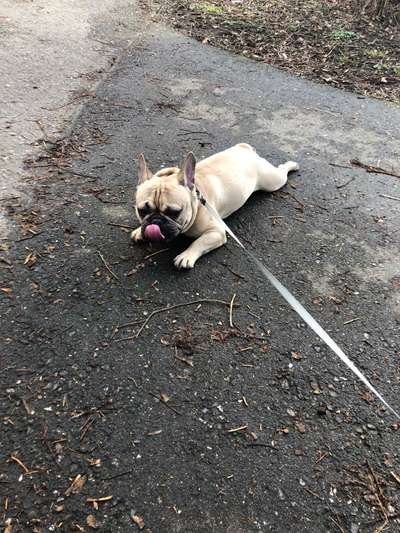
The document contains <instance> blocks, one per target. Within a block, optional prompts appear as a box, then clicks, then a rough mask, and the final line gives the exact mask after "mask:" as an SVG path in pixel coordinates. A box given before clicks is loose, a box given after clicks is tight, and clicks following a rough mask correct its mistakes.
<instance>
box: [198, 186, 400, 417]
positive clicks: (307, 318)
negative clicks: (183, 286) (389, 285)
mask: <svg viewBox="0 0 400 533" xmlns="http://www.w3.org/2000/svg"><path fill="white" fill-rule="evenodd" d="M197 195H198V198H199V201H200V203H201V204H202V205H204V206H205V207H206V208H207V210H208V211H209V213H210V214H211V215H212V217H213V218H214V219H215V220H216V221H217V222H219V223H220V224H221V225H222V226H223V227H224V229H225V231H226V232H227V233H228V234H229V235H230V236H231V237H232V239H234V241H236V243H237V244H238V245H239V246H240V248H242V249H243V250H244V252H245V253H246V254H247V255H248V257H250V259H251V260H252V261H253V263H254V264H255V265H256V266H257V267H258V269H259V270H260V272H262V273H263V274H264V276H265V277H266V278H267V280H268V281H269V282H270V283H271V285H272V286H273V287H274V288H275V289H276V290H277V291H278V292H279V294H280V295H281V296H282V297H283V298H284V299H285V300H286V301H287V303H288V304H289V305H290V306H291V307H292V308H293V309H294V310H295V311H296V313H297V314H298V315H299V316H300V317H301V318H302V320H303V321H304V322H305V323H306V324H307V325H308V326H309V327H310V328H311V329H312V330H313V331H314V333H316V334H317V335H318V337H319V338H320V339H321V340H322V341H323V342H324V343H325V344H326V345H327V346H329V348H330V349H331V350H332V351H333V352H334V353H335V354H336V355H337V356H338V357H339V358H340V359H341V360H342V361H343V363H345V365H347V366H348V368H350V370H351V371H352V372H354V374H355V375H356V376H357V377H358V378H359V379H360V380H361V381H362V382H363V383H364V384H365V385H366V386H367V387H368V389H369V390H370V391H371V392H372V393H373V394H374V395H375V396H376V397H377V398H378V399H379V400H380V401H381V402H382V403H383V405H384V406H385V407H386V408H387V409H389V411H391V413H393V414H394V416H395V417H396V418H398V419H399V420H400V414H399V413H397V411H396V410H395V409H393V407H391V406H390V405H389V404H388V403H387V401H386V400H385V399H384V398H383V396H382V395H381V394H380V393H379V392H378V391H377V390H376V389H375V387H374V386H373V385H372V384H371V383H370V381H369V380H368V379H367V378H366V377H365V376H364V374H363V373H362V372H361V371H360V370H359V369H358V368H357V367H356V365H355V364H354V363H353V362H352V361H351V360H350V359H349V358H348V357H347V355H346V354H345V353H344V352H343V350H342V349H341V348H339V346H338V345H337V344H336V342H335V341H334V340H333V339H332V338H331V337H330V336H329V335H328V333H327V332H326V331H325V330H324V328H323V327H322V326H320V325H319V324H318V322H317V321H316V320H315V318H313V317H312V316H311V315H310V313H309V312H308V311H307V309H305V307H303V305H302V304H301V303H300V302H299V301H298V300H297V298H295V297H294V296H293V294H292V293H291V292H290V291H289V290H288V289H287V288H286V287H285V286H284V285H282V283H281V282H280V281H279V280H278V279H277V278H276V277H275V276H274V275H273V274H272V272H271V271H270V270H269V269H268V268H267V267H266V266H265V265H264V264H263V263H261V261H260V260H259V259H258V258H257V257H256V256H255V255H254V254H253V253H252V252H250V250H248V249H247V248H246V247H245V246H244V245H243V244H242V242H241V241H240V240H239V239H238V237H236V235H235V234H234V233H233V231H232V230H231V229H230V228H229V227H228V226H227V225H226V223H225V222H224V221H223V220H222V218H221V217H220V215H219V213H217V211H216V210H215V209H214V208H213V207H212V206H211V205H210V204H209V203H208V202H207V201H206V199H205V198H204V196H203V195H202V194H201V192H200V191H199V189H197Z"/></svg>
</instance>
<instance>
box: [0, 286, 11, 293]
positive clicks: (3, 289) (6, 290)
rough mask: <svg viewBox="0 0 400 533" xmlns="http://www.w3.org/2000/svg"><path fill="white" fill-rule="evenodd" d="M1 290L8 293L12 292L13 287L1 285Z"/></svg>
mask: <svg viewBox="0 0 400 533" xmlns="http://www.w3.org/2000/svg"><path fill="white" fill-rule="evenodd" d="M0 291H2V292H5V293H6V294H11V293H12V289H11V287H0Z"/></svg>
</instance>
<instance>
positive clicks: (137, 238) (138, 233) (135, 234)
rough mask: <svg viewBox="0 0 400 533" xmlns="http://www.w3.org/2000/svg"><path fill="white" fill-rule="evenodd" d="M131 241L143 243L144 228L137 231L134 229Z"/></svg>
mask: <svg viewBox="0 0 400 533" xmlns="http://www.w3.org/2000/svg"><path fill="white" fill-rule="evenodd" d="M131 239H132V240H133V241H134V242H139V241H142V240H143V238H142V228H137V229H134V230H133V231H132V233H131Z"/></svg>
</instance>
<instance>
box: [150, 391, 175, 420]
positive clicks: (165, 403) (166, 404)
mask: <svg viewBox="0 0 400 533" xmlns="http://www.w3.org/2000/svg"><path fill="white" fill-rule="evenodd" d="M149 394H150V396H153V397H154V398H156V399H157V400H158V401H159V402H160V403H162V404H164V405H165V407H168V409H171V411H173V412H174V413H176V414H177V415H179V416H182V413H180V412H179V411H177V410H176V409H175V408H174V407H172V405H168V403H167V402H166V401H165V400H163V399H162V398H161V397H160V396H157V394H154V392H149Z"/></svg>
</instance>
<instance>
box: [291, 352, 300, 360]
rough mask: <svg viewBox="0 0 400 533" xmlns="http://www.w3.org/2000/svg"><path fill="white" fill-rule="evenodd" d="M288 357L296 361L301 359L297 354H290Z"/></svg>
mask: <svg viewBox="0 0 400 533" xmlns="http://www.w3.org/2000/svg"><path fill="white" fill-rule="evenodd" d="M290 355H291V356H292V359H296V360H299V359H301V355H300V354H299V352H291V354H290Z"/></svg>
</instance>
